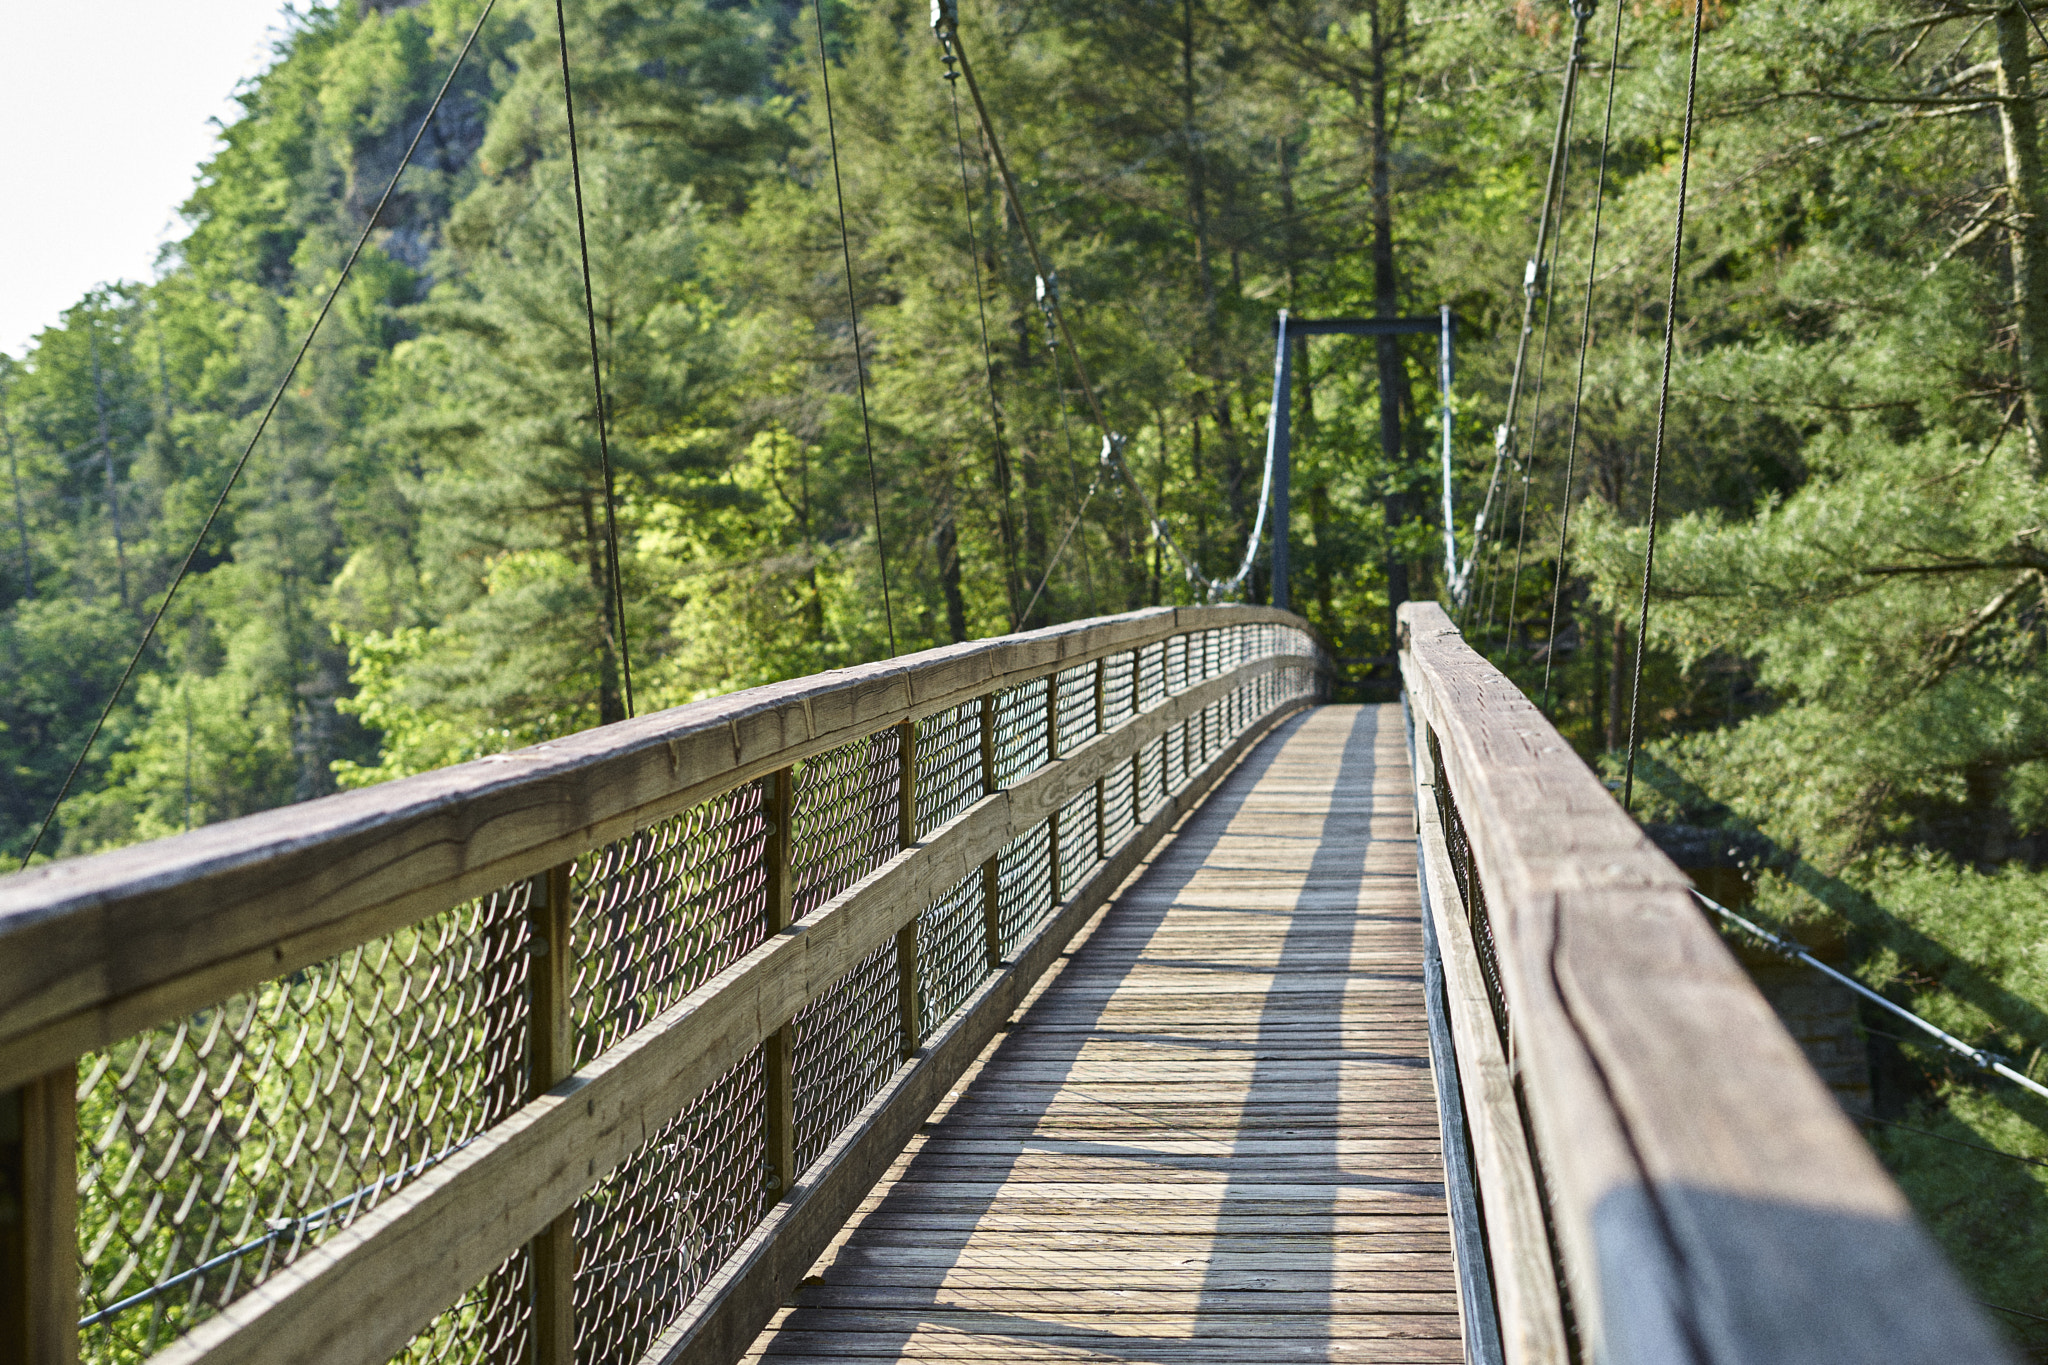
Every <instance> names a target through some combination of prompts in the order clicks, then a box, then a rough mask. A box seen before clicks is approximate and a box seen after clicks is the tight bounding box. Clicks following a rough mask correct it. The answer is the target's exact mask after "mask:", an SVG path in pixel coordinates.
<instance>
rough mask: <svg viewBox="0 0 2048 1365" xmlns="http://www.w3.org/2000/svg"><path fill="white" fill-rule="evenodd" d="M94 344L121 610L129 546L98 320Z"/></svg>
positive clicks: (95, 393) (95, 392)
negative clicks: (109, 425) (124, 534)
mask: <svg viewBox="0 0 2048 1365" xmlns="http://www.w3.org/2000/svg"><path fill="white" fill-rule="evenodd" d="M88 331H89V333H90V336H91V341H92V405H93V410H94V412H95V413H97V414H98V417H99V424H100V459H101V460H102V461H103V462H104V463H105V465H106V471H107V520H108V521H109V522H111V523H112V525H113V528H114V567H115V569H116V571H117V572H118V574H119V576H120V582H121V606H122V607H123V608H124V609H125V608H127V607H128V606H129V601H128V546H127V543H126V541H125V539H124V538H123V537H122V535H121V496H120V489H119V487H118V486H117V485H116V484H115V482H114V442H113V438H112V436H111V434H110V433H109V431H108V429H107V390H106V385H105V384H104V383H103V382H102V381H101V378H100V325H99V321H98V319H94V321H93V323H92V325H91V327H90V328H89V329H88Z"/></svg>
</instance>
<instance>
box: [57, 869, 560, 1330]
mask: <svg viewBox="0 0 2048 1365" xmlns="http://www.w3.org/2000/svg"><path fill="white" fill-rule="evenodd" d="M529 894H530V884H529V883H525V882H521V883H518V884H516V885H514V886H511V887H508V888H506V889H504V890H502V891H498V892H494V893H492V894H491V895H489V896H485V897H482V898H481V899H478V900H474V901H470V902H467V903H465V904H463V905H459V906H457V907H455V908H454V909H452V910H448V911H445V912H443V913H441V914H438V915H435V916H432V917H431V918H429V919H426V920H423V921H421V922H420V923H419V924H417V925H414V926H412V927H411V928H407V929H402V930H400V931H399V932H397V933H395V934H390V935H387V936H385V937H383V938H380V939H376V940H373V941H372V942H370V943H367V944H364V945H363V946H361V947H359V948H355V949H352V950H350V951H349V952H346V953H343V954H341V955H339V956H338V957H333V958H330V959H328V960H327V961H325V962H322V963H320V964H319V965H317V966H313V967H308V968H306V969H305V970H303V971H300V972H295V973H293V974H292V975H291V976H289V977H286V978H284V979H282V980H279V981H273V982H270V983H268V984H266V985H264V986H261V987H259V988H257V989H256V990H253V991H248V992H244V993H243V994H240V995H237V996H234V997H233V998H231V999H229V1000H226V1001H223V1002H222V1003H221V1004H219V1005H217V1006H215V1007H213V1008H212V1009H208V1010H201V1011H200V1012H199V1013H197V1014H195V1015H193V1016H192V1017H191V1018H189V1019H186V1020H184V1021H183V1022H181V1023H178V1024H174V1025H166V1026H164V1027H161V1028H156V1029H151V1030H149V1031H147V1032H145V1033H142V1034H139V1035H137V1036H135V1037H133V1038H129V1039H126V1040H124V1041H123V1042H120V1043H117V1044H115V1045H114V1046H113V1047H110V1048H108V1049H106V1050H105V1051H103V1052H97V1053H89V1054H87V1055H86V1056H85V1057H84V1058H82V1059H81V1060H80V1076H81V1079H80V1084H79V1088H78V1104H79V1114H78V1117H79V1153H78V1167H79V1201H78V1233H79V1248H80V1250H79V1259H80V1272H81V1273H80V1297H81V1317H82V1319H83V1326H84V1334H83V1337H82V1340H81V1349H82V1352H83V1354H84V1357H85V1358H86V1359H88V1360H100V1359H112V1358H117V1357H118V1358H133V1357H134V1356H135V1355H137V1354H141V1353H147V1352H148V1351H151V1350H153V1349H155V1348H156V1347H158V1346H160V1345H162V1344H163V1343H164V1342H166V1341H168V1340H169V1339H171V1338H172V1337H174V1336H176V1335H177V1334H178V1333H180V1332H182V1331H183V1330H185V1329H186V1328H188V1327H190V1326H191V1325H192V1324H194V1323H196V1322H198V1321H200V1320H201V1319H203V1318H206V1317H209V1316H211V1315H212V1314H213V1313H214V1312H215V1311H216V1310H218V1309H219V1308H220V1307H222V1306H224V1305H225V1304H227V1303H229V1302H231V1301H233V1300H234V1299H236V1298H239V1297H240V1296H241V1295H243V1294H245V1293H247V1292H248V1291H249V1289H250V1288H251V1287H252V1286H254V1285H256V1284H258V1283H261V1282H262V1281H263V1280H264V1279H266V1278H268V1277H269V1276H270V1275H272V1274H274V1273H275V1272H276V1271H277V1270H279V1269H280V1268H282V1267H284V1266H286V1265H289V1264H291V1262H292V1261H294V1260H296V1259H297V1258H298V1257H299V1255H301V1254H302V1253H303V1252H304V1251H305V1249H306V1248H308V1247H310V1246H313V1245H316V1244H318V1243H320V1242H322V1241H325V1240H326V1239H327V1238H328V1237H329V1236H331V1235H332V1234H333V1233H335V1232H337V1231H339V1230H341V1229H342V1228H345V1227H347V1226H349V1225H350V1224H351V1223H352V1222H354V1221H355V1220H356V1219H357V1218H358V1217H360V1216H361V1215H362V1214H364V1213H367V1212H368V1211H369V1210H370V1209H372V1208H374V1207H376V1205H377V1204H378V1203H379V1202H380V1201H381V1200H382V1199H383V1198H384V1196H386V1195H388V1194H389V1193H390V1192H391V1191H393V1190H395V1189H398V1188H399V1187H400V1186H401V1185H403V1184H405V1183H406V1182H407V1181H409V1180H411V1179H412V1178H414V1177H415V1176H417V1175H418V1174H419V1173H420V1172H422V1171H424V1170H426V1169H427V1168H428V1167H430V1166H432V1165H433V1164H435V1163H436V1162H437V1161H439V1160H440V1159H441V1158H443V1157H445V1156H446V1155H447V1154H448V1153H450V1152H452V1151H454V1150H456V1149H457V1148H459V1147H461V1146H462V1145H464V1144H465V1143H466V1142H467V1141H468V1140H469V1139H470V1138H471V1137H473V1136H474V1135H475V1134H476V1133H478V1132H479V1131H481V1130H482V1129H483V1128H484V1127H486V1126H487V1125H489V1124H490V1123H492V1122H494V1121H495V1120H496V1119H498V1118H499V1117H500V1116H502V1115H503V1114H505V1113H507V1112H508V1111H509V1110H510V1109H511V1108H512V1107H513V1106H514V1105H515V1104H516V1103H517V1102H518V1101H519V1100H520V1098H522V1096H523V1093H524V1089H525V1055H526V1034H525V1018H526V1010H525V994H526V985H527V963H528V958H527V946H526V944H527V924H526V908H527V903H528V898H529Z"/></svg>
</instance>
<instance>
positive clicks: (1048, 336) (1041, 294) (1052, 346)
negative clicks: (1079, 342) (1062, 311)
mask: <svg viewBox="0 0 2048 1365" xmlns="http://www.w3.org/2000/svg"><path fill="white" fill-rule="evenodd" d="M1059 306H1060V272H1059V271H1057V270H1049V271H1047V272H1046V273H1045V274H1043V275H1040V276H1038V311H1039V312H1041V313H1043V314H1044V315H1045V347H1046V349H1047V350H1049V351H1056V350H1058V349H1059V344H1060V337H1059V331H1058V325H1059V324H1058V319H1057V318H1056V317H1055V316H1054V314H1055V312H1056V311H1057V309H1058V308H1059Z"/></svg>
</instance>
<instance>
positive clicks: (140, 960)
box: [0, 607, 1306, 1086]
mask: <svg viewBox="0 0 2048 1365" xmlns="http://www.w3.org/2000/svg"><path fill="white" fill-rule="evenodd" d="M1262 622H1271V623H1278V624H1285V625H1290V626H1294V627H1296V628H1298V629H1306V623H1304V622H1301V621H1300V620H1299V619H1298V618H1295V617H1293V616H1291V615H1289V614H1287V613H1284V612H1275V611H1272V610H1270V609H1267V608H1255V607H1203V608H1170V607H1169V608H1157V609H1153V610H1150V611H1142V612H1133V613H1130V614H1128V615H1125V616H1118V617H1105V618H1100V619H1098V620H1095V621H1088V622H1077V623H1073V624H1070V625H1065V626H1057V627H1052V628H1049V629H1047V630H1042V631H1034V632H1030V633H1028V634H1023V635H1014V636H1005V637H1002V638H1000V639H997V640H989V641H980V642H974V643H970V644H964V645H953V646H948V647H945V648H942V649H935V650H928V651H925V652H924V653H922V654H913V655H907V656H905V657H903V658H900V659H892V660H888V661H886V662H883V663H877V664H868V665H863V666H861V667H858V668H851V669H843V670H836V671H834V672H831V673H825V674H820V675H817V676H815V677H810V678H803V679H798V680H796V681H793V682H788V683H778V684H775V685H772V686H769V687H760V688H754V689H751V690H749V691H746V692H740V693H735V694H734V695H732V696H728V697H719V698H714V699H712V700H709V701H704V702H697V703H693V704H691V705H689V706H683V707H677V708H674V709H672V710H668V711H663V712H658V713H656V714H654V715H650V716H644V717H641V718H639V719H636V720H632V721H627V722H623V723H621V724H616V725H609V726H604V727H602V728H600V729H595V730H589V731H586V732H584V733H582V734H580V735H573V736H570V737H568V738H566V739H562V740H558V741H553V742H550V743H547V744H540V745H535V746H533V747H532V748H528V749H522V750H519V751H517V752H514V753H508V754H497V755H493V756H491V757H489V758H484V759H479V760H477V761H475V762H472V763H465V764H460V765H458V766H456V767H452V768H446V769H443V770H441V771H439V772H433V773H426V774H423V775H421V776H418V777H413V778H407V779H404V780H402V781H398V782H390V783H385V784H383V785H381V786H378V787H374V788H369V789H366V790H362V791H355V792H344V793H341V794H339V795H336V796H330V797H325V798H322V799H320V800H318V801H309V802H306V803H304V804H301V805H297V806H291V807H287V808H284V809H281V810H275V811H268V812H264V813H262V814H259V815H253V816H248V817H246V818H244V819H240V820H230V821H226V822H223V823H222V824H219V825H212V826H208V827H206V828H204V829H198V830H193V831H191V832H189V833H186V834H181V835H178V836H175V837H173V838H169V839H161V840H156V841H154V842H151V843H148V844H142V845H138V846H136V847H134V848H129V849H120V850H116V851H114V852H111V853H106V854H101V855H98V856H95V857H91V858H78V859H71V860H67V861H62V862H55V863H48V864H45V865H43V866H40V867H36V868H31V869H29V870H28V871H25V872H18V873H14V874H11V875H7V876H0V1086H7V1085H13V1084H18V1083H19V1082H21V1081H23V1080H26V1079H28V1078H30V1077H32V1076H34V1075H38V1074H40V1073H41V1072H43V1071H45V1070H48V1069H50V1068H51V1067H53V1066H57V1065H61V1064H63V1063H64V1062H67V1061H69V1060H70V1059H72V1058H73V1057H76V1056H78V1055H80V1054H81V1053H83V1052H85V1051H88V1050H91V1049H92V1048H95V1047H99V1046H103V1045H105V1044H106V1043H108V1042H111V1041H113V1040H115V1039H118V1038H122V1037H126V1036H128V1035H130V1034H132V1033H134V1032H136V1031H138V1030H140V1029H143V1028H148V1027H151V1026H153V1025H155V1024H158V1023H162V1022H164V1021H166V1020H169V1019H173V1018H178V1017H180V1016H182V1015H185V1014H188V1013H190V1012H192V1011H193V1010H196V1009H202V1008H205V1007H207V1006H209V1005H212V1004H214V1003H217V1002H218V1001H220V1000H222V999H224V998H226V997H227V996H229V995H232V994H234V993H235V992H236V991H240V990H245V989H248V988H250V987H252V986H255V985H258V984H260V983H261V982H264V981H267V980H272V979H274V978H276V977H277V976H280V975H282V974H285V973H288V972H291V971H295V970H297V969H299V968H301V967H304V966H307V965H309V964H311V963H314V962H318V961H321V960H323V959H325V958H327V957H331V956H333V955H334V954H335V953H338V952H342V951H345V950H347V949H349V948H352V947H354V946H356V945H357V944H360V943H363V942H367V941H368V940H370V939H372V938H376V937H378V936H379V935H382V934H385V933H389V932H392V931H393V930H395V929H398V928H401V927H403V926H404V925H407V924H411V923H415V922H417V921H418V920H420V919H422V918H424V917H425V916H427V915H429V914H433V913H435V912H437V911H439V910H442V909H445V908H446V907H448V906H449V905H452V904H455V903H457V902H459V901H462V900H464V899H467V898H469V897H471V896H476V895H482V894H484V893H486V892H489V891H492V890H495V889H496V888H498V887H501V886H504V885H507V884H509V883H511V882H514V881H517V880H519V879H521V878H524V877H528V876H532V875H535V874H537V873H539V872H542V871H544V870H545V869H546V868H548V867H549V866H552V865H554V864H556V863H560V862H563V861H566V860H568V859H571V858H574V857H575V856H576V855H578V854H579V853H582V852H584V851H586V850H588V849H591V848H594V847H597V846H598V845H600V844H603V843H605V842H607V841H609V840H611V839H615V838H618V837H621V836H623V835H625V834H627V833H629V832H631V831H632V830H634V829H637V828H640V827H643V826H645V825H647V824H650V823H652V822H653V821H655V820H658V819H660V818H662V817H664V816H666V815H669V814H671V813H673V812H675V811H677V810H680V809H682V808H684V807H687V806H689V805H691V804H693V803H695V802H697V801H701V800H704V799H706V798H708V797H710V796H713V795H715V794H717V793H718V792H720V791H723V790H725V789H727V788H730V787H733V786H736V785H738V784H739V783H741V782H744V781H749V780H751V779H753V778H755V777H759V776H762V775H764V774H766V773H769V772H772V771H774V770H775V769H777V768H780V767H786V766H788V765H789V764H791V763H794V762H796V761H798V760H800V759H803V758H805V757H808V756H811V755H814V754H817V753H820V752H823V751H824V750H826V749H829V748H832V747H834V746H836V745H839V744H844V743H846V742H848V741H850V740H853V739H857V738H859V737H860V736H862V735H865V734H869V733H872V732H874V731H876V730H880V729H883V728H886V727H887V726H889V725H891V724H896V723H899V722H901V721H903V720H905V719H915V718H917V717H921V716H924V715H929V714H931V713H933V712H936V711H940V710H943V709H945V708H946V707H949V706H953V705H957V704H959V703H961V702H964V701H967V700H970V699H972V698H973V697H975V696H977V695H980V694H981V693H983V692H986V691H989V690H991V689H993V688H997V687H1009V686H1014V685H1016V684H1018V683H1021V682H1025V681H1029V680H1031V679H1034V678H1039V677H1043V676H1045V675H1046V674H1048V673H1051V672H1053V671H1055V670H1058V669H1061V668H1071V667H1074V666H1076V665H1077V664H1081V663H1086V662H1088V661H1090V660H1093V659H1097V658H1101V657H1104V656H1106V655H1109V654H1113V653H1117V652H1119V651H1125V650H1130V649H1134V648H1137V647H1140V646H1142V645H1147V644H1152V643H1156V642H1157V641H1160V640H1163V639H1167V638H1169V637H1171V636H1173V635H1175V634H1180V633H1183V632H1186V631H1189V630H1208V629H1213V628H1215V627H1219V626H1223V625H1236V624H1257V623H1262ZM1125 757H1128V755H1125Z"/></svg>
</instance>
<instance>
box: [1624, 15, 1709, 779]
mask: <svg viewBox="0 0 2048 1365" xmlns="http://www.w3.org/2000/svg"><path fill="white" fill-rule="evenodd" d="M1706 7H1707V6H1706V0H1692V58H1691V62H1690V64H1689V66H1688V68H1687V71H1686V77H1685V133H1684V137H1683V139H1682V141H1681V142H1680V144H1679V153H1678V212H1677V214H1676V217H1675V220H1674V224H1673V227H1672V230H1671V289H1670V293H1669V294H1668V295H1667V297H1666V299H1665V302H1664V372H1663V377H1662V378H1661V379H1660V380H1659V381H1658V385H1657V439H1656V440H1655V441H1654V442H1653V443H1652V444H1651V446H1650V509H1649V513H1648V515H1647V516H1646V517H1645V518H1644V523H1645V527H1646V530H1647V535H1646V536H1645V538H1644V540H1643V592H1642V603H1641V605H1640V606H1639V607H1638V608H1637V611H1636V659H1635V681H1634V684H1633V686H1632V687H1631V688H1630V690H1629V698H1628V765H1627V767H1626V768H1625V769H1624V770H1623V773H1622V779H1621V807H1622V809H1623V810H1630V809H1633V807H1634V803H1635V794H1636V746H1637V724H1638V722H1639V720H1640V719H1641V716H1642V705H1643V651H1644V649H1645V647H1646V646H1647V645H1648V643H1649V639H1648V636H1649V630H1650V575H1651V574H1652V573H1653V572H1654V571H1655V569H1656V564H1657V494H1658V485H1659V481H1660V479H1661V478H1662V475H1663V472H1664V420H1665V416H1666V414H1667V413H1668V411H1669V410H1670V406H1671V348H1672V345H1673V343H1674V342H1675V340H1676V339H1677V334H1678V332H1677V329H1678V260H1679V256H1680V254H1681V253H1682V252H1683V251H1684V250H1685V190H1686V182H1687V180H1688V179H1689V178H1690V176H1691V174H1692V111H1693V99H1694V96H1695V95H1696V94H1697V92H1698V90H1699V84H1700V28H1701V25H1702V23H1703V21H1704V18H1705V13H1706Z"/></svg>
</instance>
